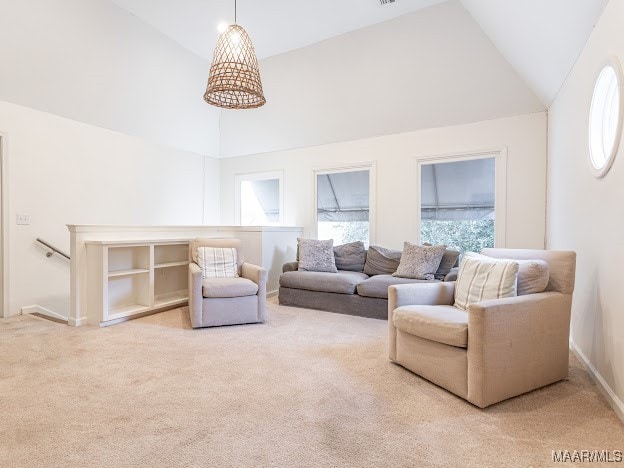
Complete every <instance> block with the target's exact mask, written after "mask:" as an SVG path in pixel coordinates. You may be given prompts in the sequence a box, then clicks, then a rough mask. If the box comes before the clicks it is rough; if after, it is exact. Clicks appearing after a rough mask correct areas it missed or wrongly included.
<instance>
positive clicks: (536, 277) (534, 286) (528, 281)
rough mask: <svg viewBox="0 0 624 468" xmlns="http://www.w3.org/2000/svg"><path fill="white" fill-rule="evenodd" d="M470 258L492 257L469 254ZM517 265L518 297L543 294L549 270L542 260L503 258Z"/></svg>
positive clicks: (488, 258) (487, 258) (490, 258)
mask: <svg viewBox="0 0 624 468" xmlns="http://www.w3.org/2000/svg"><path fill="white" fill-rule="evenodd" d="M470 257H471V258H478V259H484V260H492V257H488V256H487V255H481V254H477V253H474V252H470ZM503 260H510V261H514V262H517V263H518V296H524V295H526V294H537V293H541V292H544V290H545V289H546V286H548V279H549V275H550V273H549V268H548V263H546V262H545V261H544V260H539V259H536V260H527V259H525V260H517V259H511V258H505V259H503Z"/></svg>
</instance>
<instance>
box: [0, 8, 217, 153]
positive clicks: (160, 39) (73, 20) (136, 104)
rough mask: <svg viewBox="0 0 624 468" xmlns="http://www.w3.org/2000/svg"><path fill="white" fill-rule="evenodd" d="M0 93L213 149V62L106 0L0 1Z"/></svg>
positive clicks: (56, 111)
mask: <svg viewBox="0 0 624 468" xmlns="http://www.w3.org/2000/svg"><path fill="white" fill-rule="evenodd" d="M0 44H1V46H0V64H1V71H0V100H2V101H8V102H13V103H16V104H20V105H24V106H28V107H31V108H34V109H39V110H43V111H46V112H50V113H52V114H55V115H60V116H63V117H67V118H70V119H73V120H77V121H80V122H86V123H90V124H93V125H97V126H99V127H104V128H109V129H113V130H118V131H121V132H124V133H127V134H130V135H135V136H140V137H142V138H145V139H148V140H152V141H156V142H159V143H164V144H167V145H170V146H173V147H177V148H180V149H184V150H188V151H194V152H196V153H200V154H207V155H209V156H216V155H218V145H219V140H218V137H219V134H218V133H219V129H218V119H219V115H220V113H219V111H218V110H216V108H213V107H210V106H208V105H207V104H206V103H205V102H204V101H203V100H202V95H203V93H204V90H205V87H206V81H207V78H208V69H209V63H208V62H207V61H206V60H204V59H202V58H200V57H198V56H196V55H194V54H193V53H191V52H189V51H188V50H186V49H184V48H183V47H182V46H180V45H178V44H177V43H176V42H174V41H173V40H171V39H169V38H167V37H166V36H164V35H163V34H162V33H160V32H158V31H156V30H155V29H154V28H152V27H151V26H148V25H147V24H145V23H143V22H142V21H140V20H139V19H137V18H136V17H134V16H132V15H131V14H130V13H128V12H127V11H125V10H123V9H121V8H119V7H118V6H117V5H115V4H113V3H112V2H110V1H108V0H19V1H15V0H0Z"/></svg>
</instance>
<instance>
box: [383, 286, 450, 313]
mask: <svg viewBox="0 0 624 468" xmlns="http://www.w3.org/2000/svg"><path fill="white" fill-rule="evenodd" d="M454 300H455V282H442V283H414V284H396V285H394V286H390V287H389V288H388V311H391V310H394V309H396V308H397V307H401V306H404V305H413V304H419V305H451V304H453V302H454Z"/></svg>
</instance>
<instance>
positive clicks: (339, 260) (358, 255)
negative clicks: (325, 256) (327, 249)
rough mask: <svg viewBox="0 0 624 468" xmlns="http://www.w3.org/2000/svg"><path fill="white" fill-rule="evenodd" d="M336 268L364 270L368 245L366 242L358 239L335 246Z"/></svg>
mask: <svg viewBox="0 0 624 468" xmlns="http://www.w3.org/2000/svg"><path fill="white" fill-rule="evenodd" d="M334 258H335V259H336V268H338V269H339V270H345V271H359V272H362V271H364V263H365V262H366V247H365V246H364V242H362V241H356V242H349V243H348V244H342V245H337V246H336V247H334Z"/></svg>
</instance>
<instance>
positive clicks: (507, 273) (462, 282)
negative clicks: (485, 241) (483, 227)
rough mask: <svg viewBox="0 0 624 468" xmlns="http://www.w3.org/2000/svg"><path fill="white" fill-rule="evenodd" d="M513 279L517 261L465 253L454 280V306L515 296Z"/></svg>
mask: <svg viewBox="0 0 624 468" xmlns="http://www.w3.org/2000/svg"><path fill="white" fill-rule="evenodd" d="M517 281H518V262H515V261H513V260H499V259H494V258H489V257H488V258H487V259H485V258H483V257H482V256H480V257H479V258H475V257H471V256H470V253H466V254H464V257H463V259H462V262H461V266H460V268H459V273H458V274H457V281H456V282H455V307H457V308H458V309H461V310H468V307H469V306H470V304H474V303H475V302H481V301H487V300H488V299H500V298H503V297H513V296H516V282H517Z"/></svg>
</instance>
